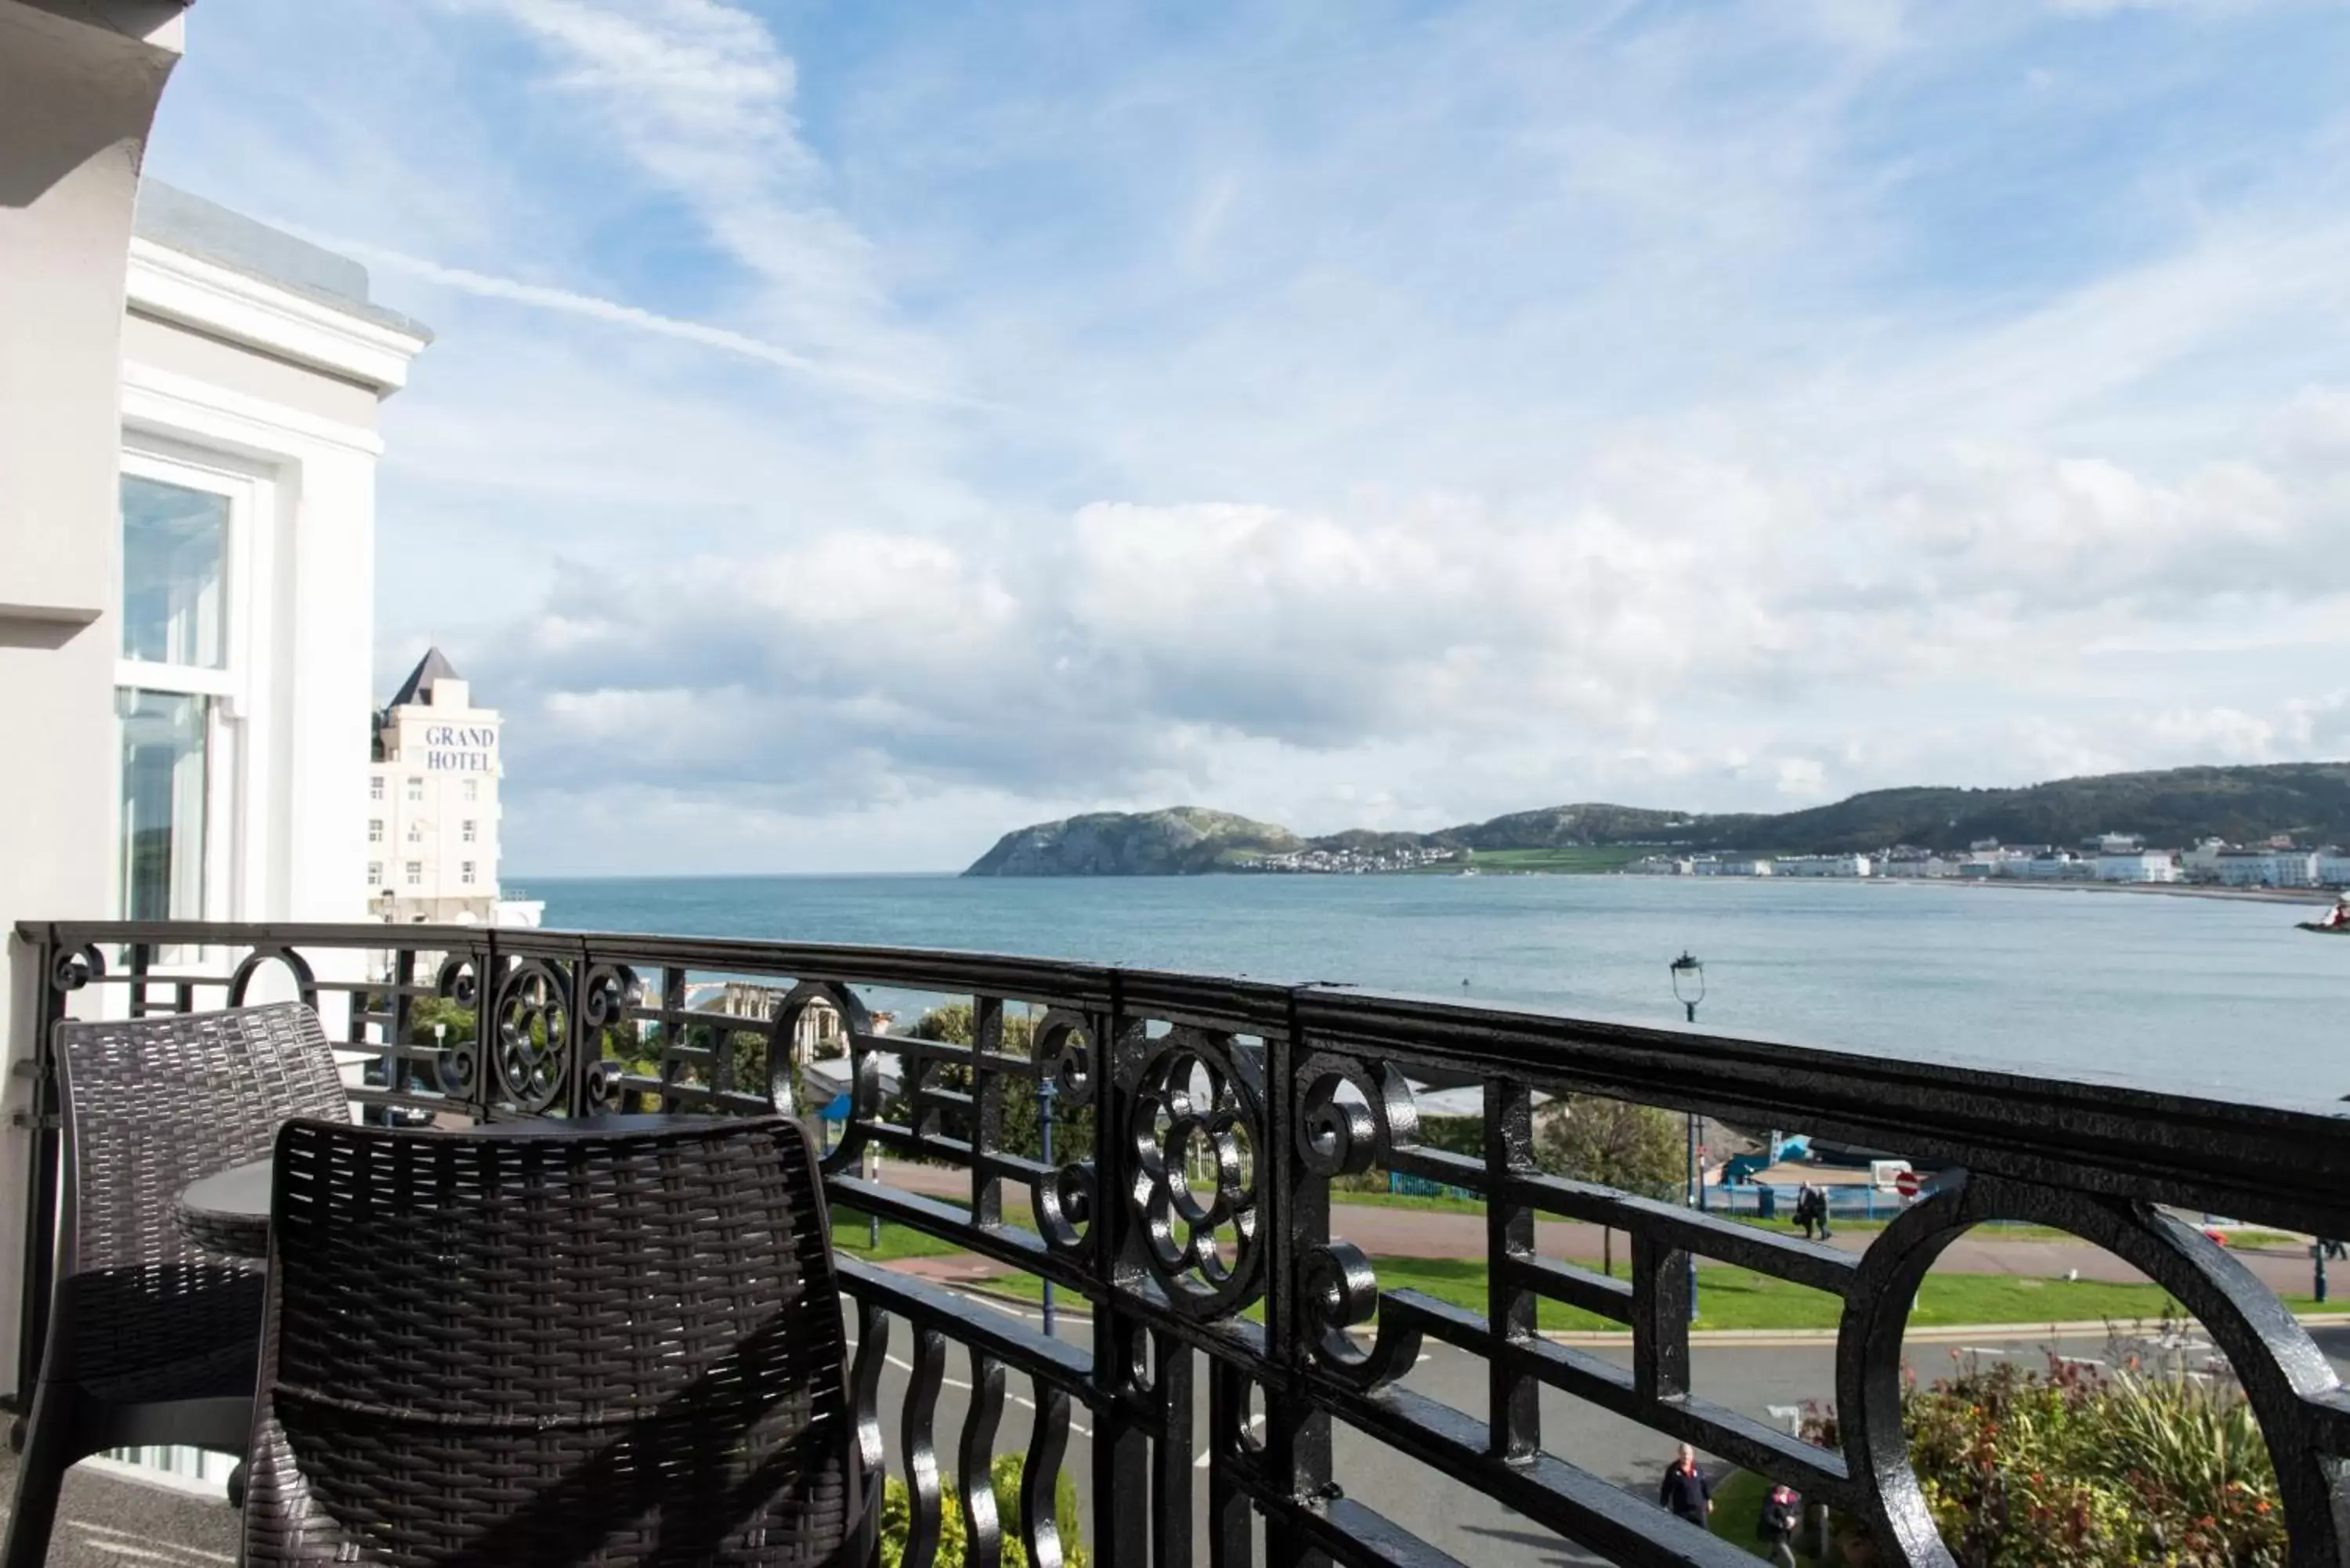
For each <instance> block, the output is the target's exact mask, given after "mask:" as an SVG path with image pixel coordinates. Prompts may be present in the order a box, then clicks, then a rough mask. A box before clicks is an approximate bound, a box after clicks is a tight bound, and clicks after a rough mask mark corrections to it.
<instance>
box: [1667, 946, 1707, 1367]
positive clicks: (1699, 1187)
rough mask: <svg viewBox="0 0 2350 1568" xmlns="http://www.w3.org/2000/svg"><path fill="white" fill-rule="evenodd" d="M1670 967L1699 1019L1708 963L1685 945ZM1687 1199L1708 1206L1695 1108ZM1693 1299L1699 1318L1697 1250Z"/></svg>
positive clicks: (1685, 1007) (1678, 996)
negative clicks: (1698, 1154)
mask: <svg viewBox="0 0 2350 1568" xmlns="http://www.w3.org/2000/svg"><path fill="white" fill-rule="evenodd" d="M1670 967H1671V970H1672V976H1673V1000H1675V1001H1676V1002H1679V1003H1680V1004H1681V1008H1682V1011H1683V1012H1684V1013H1685V1014H1686V1015H1687V1017H1688V1020H1689V1022H1690V1023H1696V1022H1697V1004H1698V1003H1699V1002H1703V1001H1704V1000H1705V965H1703V964H1701V963H1700V962H1699V961H1697V959H1696V957H1695V956H1694V955H1693V954H1691V953H1690V951H1689V950H1688V949H1686V948H1684V949H1683V950H1681V956H1680V957H1679V958H1677V959H1675V960H1673V961H1672V964H1671V966H1670ZM1687 1201H1688V1203H1689V1204H1690V1207H1692V1208H1695V1209H1703V1208H1705V1207H1706V1202H1705V1173H1704V1172H1703V1171H1701V1170H1700V1169H1699V1168H1698V1163H1697V1113H1696V1112H1695V1111H1691V1112H1690V1114H1689V1193H1688V1197H1687ZM1689 1300H1690V1320H1691V1321H1692V1322H1694V1321H1695V1320H1696V1318H1697V1254H1696V1253H1695V1252H1691V1253H1690V1254H1689Z"/></svg>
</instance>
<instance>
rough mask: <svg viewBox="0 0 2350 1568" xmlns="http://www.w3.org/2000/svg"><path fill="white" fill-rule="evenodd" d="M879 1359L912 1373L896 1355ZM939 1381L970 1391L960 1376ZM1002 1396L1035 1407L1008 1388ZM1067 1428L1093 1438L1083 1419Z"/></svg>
mask: <svg viewBox="0 0 2350 1568" xmlns="http://www.w3.org/2000/svg"><path fill="white" fill-rule="evenodd" d="M881 1359H882V1360H884V1361H886V1362H888V1363H889V1365H890V1366H894V1367H896V1368H897V1369H898V1370H899V1371H900V1372H902V1373H904V1374H906V1375H907V1376H909V1377H910V1376H913V1374H914V1368H913V1365H912V1364H911V1363H910V1362H905V1361H900V1360H899V1359H898V1358H897V1357H896V1356H894V1355H889V1354H888V1353H887V1352H884V1353H883V1355H882V1356H881ZM939 1381H940V1382H941V1383H943V1384H945V1385H946V1386H948V1387H950V1388H960V1389H962V1391H963V1392H964V1393H966V1394H968V1393H970V1392H971V1385H970V1384H968V1383H965V1382H963V1381H962V1379H961V1378H956V1377H949V1376H946V1375H945V1374H944V1373H941V1374H940V1375H939ZM1003 1397H1005V1398H1006V1399H1009V1400H1011V1401H1012V1402H1013V1403H1014V1405H1017V1406H1019V1407H1021V1408H1022V1409H1024V1410H1027V1411H1031V1412H1033V1411H1035V1408H1036V1405H1035V1401H1034V1400H1031V1399H1026V1398H1024V1397H1021V1396H1020V1395H1017V1394H1014V1393H1012V1392H1010V1391H1009V1390H1007V1391H1005V1393H1004V1396H1003ZM1069 1430H1070V1431H1072V1432H1075V1433H1076V1435H1077V1436H1078V1437H1080V1438H1085V1439H1086V1440H1087V1442H1091V1441H1092V1440H1093V1432H1092V1430H1091V1429H1090V1428H1087V1426H1086V1424H1085V1423H1084V1422H1083V1421H1071V1422H1070V1423H1069Z"/></svg>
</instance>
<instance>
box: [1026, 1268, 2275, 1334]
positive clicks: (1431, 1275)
mask: <svg viewBox="0 0 2350 1568" xmlns="http://www.w3.org/2000/svg"><path fill="white" fill-rule="evenodd" d="M1371 1266H1372V1269H1373V1271H1374V1272H1376V1273H1377V1274H1378V1282H1379V1288H1380V1289H1381V1290H1388V1291H1393V1290H1414V1291H1419V1292H1421V1293H1423V1294H1426V1295H1430V1296H1434V1297H1435V1298H1436V1299H1437V1300H1439V1301H1443V1302H1450V1303H1452V1304H1453V1305H1455V1306H1461V1307H1467V1308H1469V1309H1470V1310H1471V1311H1473V1312H1482V1311H1483V1310H1484V1309H1485V1265H1484V1264H1483V1263H1482V1262H1479V1261H1477V1260H1475V1259H1472V1258H1374V1259H1372V1260H1371ZM987 1288H988V1289H989V1290H991V1291H994V1292H998V1293H1003V1294H1005V1295H1011V1296H1017V1297H1020V1298H1022V1299H1024V1300H1027V1301H1035V1300H1037V1299H1039V1298H1040V1297H1041V1296H1042V1295H1043V1293H1044V1292H1043V1282H1041V1281H1039V1280H1037V1279H1036V1278H1035V1277H1034V1276H1033V1275H1027V1274H1007V1275H1004V1276H1002V1277H1001V1278H998V1279H995V1280H991V1281H989V1282H988V1286H987ZM2284 1303H2285V1304H2286V1305H2287V1306H2288V1307H2291V1308H2292V1309H2293V1310H2294V1311H2296V1312H2299V1311H2306V1310H2308V1309H2309V1308H2311V1307H2313V1306H2314V1305H2315V1304H2316V1303H2314V1301H2312V1300H2311V1299H2310V1298H2309V1297H2308V1296H2305V1295H2288V1296H2286V1297H2284ZM1842 1311H1843V1308H1842V1304H1841V1303H1839V1302H1837V1300H1836V1299H1835V1297H1833V1296H1830V1295H1827V1294H1825V1293H1823V1292H1820V1291H1814V1290H1810V1289H1807V1288H1805V1287H1804V1286H1802V1285H1794V1284H1790V1283H1788V1282H1786V1281H1784V1280H1779V1279H1773V1278H1772V1277H1771V1276H1769V1275H1767V1274H1758V1273H1755V1272H1752V1271H1751V1270H1747V1269H1740V1268H1733V1267H1731V1266H1730V1265H1727V1264H1714V1263H1700V1264H1699V1265H1698V1316H1697V1322H1696V1324H1695V1327H1696V1328H1697V1329H1698V1330H1699V1331H1700V1332H1704V1331H1706V1330H1750V1331H1751V1330H1772V1329H1810V1328H1834V1327H1835V1326H1836V1324H1837V1321H1838V1318H1839V1317H1840V1315H1841V1314H1842ZM2166 1311H2168V1312H2169V1313H2171V1314H2173V1315H2178V1316H2184V1315H2185V1314H2184V1309H2182V1308H2181V1307H2180V1306H2179V1305H2178V1302H2177V1301H2175V1300H2173V1299H2172V1297H2171V1295H2170V1293H2168V1292H2167V1291H2165V1290H2164V1289H2162V1287H2161V1286H2159V1285H2143V1284H2131V1285H2124V1284H2108V1283H2105V1282H2099V1281H2095V1280H2077V1281H2070V1282H2067V1281H2064V1280H2036V1279H2031V1278H2028V1277H2024V1276H2020V1275H2015V1274H1929V1275H1928V1276H1927V1278H1926V1283H1925V1287H1924V1288H1923V1289H1922V1290H1921V1291H1919V1293H1918V1304H1917V1306H1916V1307H1915V1308H1914V1309H1913V1310H1912V1311H1911V1313H1910V1314H1909V1322H1910V1324H1912V1325H1913V1326H1915V1327H1919V1328H1932V1327H1937V1326H1943V1325H1950V1324H2052V1323H2096V1322H2120V1321H2124V1320H2128V1319H2137V1318H2147V1319H2152V1318H2158V1317H2160V1316H2162V1315H2163V1314H2164V1313H2165V1312H2166ZM1251 1315H1252V1316H1254V1315H1255V1313H1254V1310H1253V1309H1252V1312H1251ZM1536 1317H1537V1321H1538V1322H1539V1324H1541V1326H1542V1327H1543V1328H1544V1329H1546V1330H1550V1331H1552V1332H1555V1333H1562V1334H1576V1333H1595V1332H1603V1333H1604V1332H1612V1331H1620V1330H1621V1329H1622V1328H1623V1326H1624V1325H1623V1324H1619V1323H1614V1322H1611V1321H1609V1320H1607V1319H1605V1318H1601V1317H1598V1316H1596V1315H1595V1314H1591V1313H1587V1312H1584V1311H1581V1310H1579V1309H1578V1308H1575V1307H1571V1306H1568V1305H1566V1304H1565V1303H1561V1302H1554V1301H1547V1300H1545V1301H1544V1302H1542V1303H1540V1305H1539V1307H1538V1308H1537V1312H1536Z"/></svg>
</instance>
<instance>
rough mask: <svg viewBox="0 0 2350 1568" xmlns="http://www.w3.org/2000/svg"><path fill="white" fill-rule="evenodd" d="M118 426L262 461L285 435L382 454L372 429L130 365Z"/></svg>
mask: <svg viewBox="0 0 2350 1568" xmlns="http://www.w3.org/2000/svg"><path fill="white" fill-rule="evenodd" d="M122 422H123V423H124V424H125V425H126V426H128V427H129V428H130V429H133V430H139V431H150V432H151V433H154V434H157V435H162V436H176V437H181V438H183V439H192V440H195V441H212V442H219V443H223V444H226V445H228V446H230V447H232V448H234V449H241V450H244V451H245V452H251V453H252V454H254V455H255V456H257V457H261V458H263V459H265V460H274V459H276V458H280V457H283V456H285V455H286V454H287V452H288V451H289V445H288V441H287V439H286V438H287V437H289V436H290V437H294V438H296V441H307V442H314V443H317V444H318V445H323V446H330V447H338V448H341V449H342V450H344V451H346V452H357V453H359V454H360V455H361V456H364V457H369V458H377V457H381V456H382V455H383V438H382V437H380V436H379V435H377V434H376V433H375V431H370V430H363V429H361V428H360V427H359V426H358V425H348V424H345V423H343V422H342V421H339V420H328V419H321V418H319V417H318V416H317V415H316V414H312V413H306V412H304V411H303V410H299V409H289V408H287V407H286V405H285V404H283V403H276V402H271V401H269V400H266V399H263V398H255V397H252V396H249V395H247V394H246V393H244V392H233V391H230V390H229V389H226V388H224V387H217V386H214V385H213V383H212V382H210V381H205V380H200V379H197V378H195V377H193V376H183V375H181V374H180V373H178V372H177V371H173V370H159V369H155V368H154V367H153V366H151V365H140V364H138V363H136V362H135V361H134V362H129V363H126V364H124V366H123V367H122Z"/></svg>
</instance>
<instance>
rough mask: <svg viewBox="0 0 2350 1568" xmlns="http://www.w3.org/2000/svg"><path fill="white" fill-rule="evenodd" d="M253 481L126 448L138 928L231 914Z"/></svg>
mask: <svg viewBox="0 0 2350 1568" xmlns="http://www.w3.org/2000/svg"><path fill="white" fill-rule="evenodd" d="M249 493H250V486H249V484H248V483H247V482H245V481H243V480H240V479H235V478H232V477H229V476H225V475H222V474H216V473H213V472H209V471H206V470H203V469H199V468H196V467H194V466H192V465H191V464H186V463H180V462H165V461H163V460H161V459H157V458H150V457H148V456H146V455H144V454H142V453H138V452H125V453H124V454H123V458H122V480H121V488H120V502H121V508H122V604H121V609H122V644H121V648H120V659H119V660H118V662H117V664H116V666H115V686H116V691H115V701H114V708H115V716H116V718H117V719H118V720H119V721H120V736H121V773H120V786H119V794H118V797H117V805H118V808H119V813H120V816H119V825H118V829H117V831H118V834H119V837H118V839H117V843H116V850H117V856H118V877H119V880H118V883H117V888H116V895H117V903H118V907H119V909H120V912H121V914H122V916H123V918H125V919H133V920H164V919H203V917H204V916H205V915H206V914H207V913H213V914H224V913H226V912H228V911H227V910H226V909H224V908H223V907H222V906H223V904H224V900H222V899H220V898H214V897H213V896H212V893H211V890H212V889H213V888H217V887H220V886H221V885H223V884H224V883H225V881H226V879H227V877H226V872H227V868H228V867H229V865H230V863H231V862H230V852H231V850H232V849H233V848H234V845H233V843H232V842H231V838H232V835H231V834H230V833H229V832H227V831H226V829H227V828H228V826H229V823H230V820H231V818H230V809H231V807H232V805H234V793H233V790H234V779H235V776H236V770H235V767H234V759H233V758H232V756H231V755H230V747H231V744H232V742H233V736H234V726H233V725H232V724H231V722H230V721H229V718H228V712H229V701H228V700H229V699H232V698H234V696H236V695H237V693H238V691H239V690H240V681H241V678H242V675H243V671H242V670H240V669H239V661H240V659H241V658H242V654H243V639H242V638H240V637H238V636H235V635H234V628H233V626H232V620H231V617H232V613H233V612H234V609H235V607H236V600H235V597H234V596H235V594H236V592H237V579H236V572H235V563H236V561H237V559H238V557H237V550H238V548H239V545H240V534H239V526H238V514H239V505H240V501H241V499H242V498H243V497H244V496H246V495H247V494H249Z"/></svg>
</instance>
